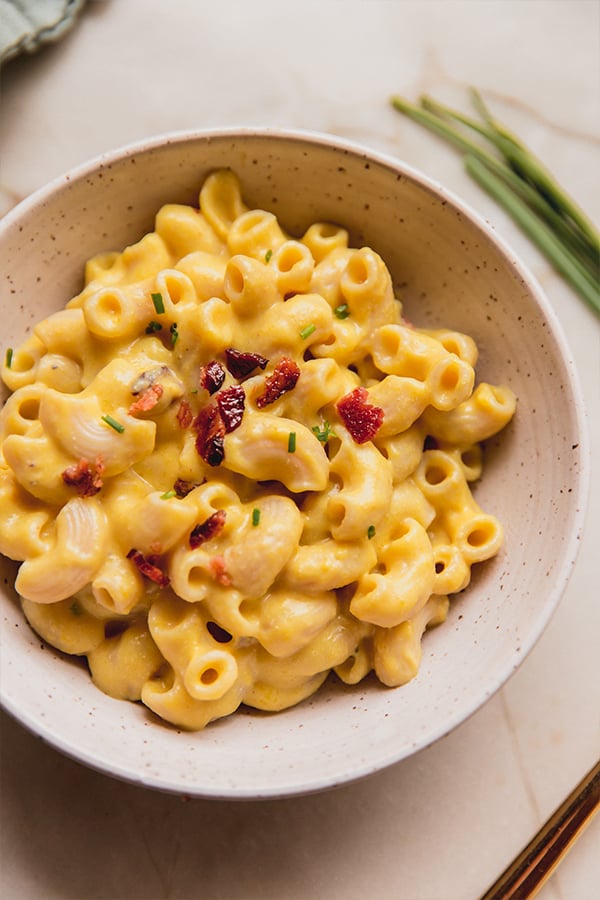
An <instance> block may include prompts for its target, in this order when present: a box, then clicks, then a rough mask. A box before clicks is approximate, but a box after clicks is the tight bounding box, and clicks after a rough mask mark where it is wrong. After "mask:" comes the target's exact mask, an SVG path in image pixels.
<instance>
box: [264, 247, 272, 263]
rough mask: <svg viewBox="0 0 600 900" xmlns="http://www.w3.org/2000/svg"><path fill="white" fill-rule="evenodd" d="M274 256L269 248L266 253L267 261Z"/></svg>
mask: <svg viewBox="0 0 600 900" xmlns="http://www.w3.org/2000/svg"><path fill="white" fill-rule="evenodd" d="M272 256H273V251H272V250H267V252H266V253H265V262H266V263H268V262H269V260H270V259H271V257H272Z"/></svg>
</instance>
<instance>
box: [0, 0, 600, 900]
mask: <svg viewBox="0 0 600 900" xmlns="http://www.w3.org/2000/svg"><path fill="white" fill-rule="evenodd" d="M599 26H600V6H599V5H598V3H597V2H594V0H452V2H451V0H447V2H446V0H425V2H418V0H415V2H413V0H404V2H403V0H318V2H317V0H304V2H302V3H291V2H286V0H279V2H274V0H253V2H251V3H243V2H241V0H240V2H232V0H220V2H219V3H216V2H212V3H211V2H207V0H205V2H201V3H198V2H195V0H170V2H168V3H167V2H164V0H121V2H117V0H88V3H87V4H86V6H85V7H84V9H83V12H82V14H81V16H80V17H79V19H78V20H77V22H76V24H75V26H74V27H73V28H72V29H71V30H70V31H69V33H68V34H66V35H65V36H63V38H62V39H61V40H60V42H58V43H56V44H54V45H49V46H46V47H44V48H43V49H41V50H40V51H39V52H37V53H36V54H34V55H31V56H21V57H19V58H16V59H13V60H11V61H10V62H9V63H7V64H6V66H5V67H4V69H3V71H2V80H1V86H0V90H1V93H0V213H4V212H6V211H7V210H8V209H10V208H11V207H12V206H13V205H14V204H15V203H16V202H18V201H19V200H20V199H22V198H23V197H25V196H27V195H28V194H30V193H31V192H32V191H34V190H35V189H36V188H38V187H40V186H41V185H42V184H44V183H45V182H47V181H48V180H49V179H51V178H53V177H54V176H56V175H59V174H62V173H63V172H64V171H65V170H67V169H68V168H69V167H71V166H73V165H76V164H78V163H80V162H83V161H85V160H86V159H88V158H89V157H92V156H95V155H96V154H98V153H99V152H101V151H104V150H107V149H109V148H112V147H115V146H120V145H122V144H125V143H127V142H129V141H132V140H137V139H141V138H144V137H147V136H149V135H154V134H157V133H162V132H165V131H170V130H181V129H187V128H198V127H219V126H235V125H272V126H281V127H286V126H287V127H293V128H303V129H310V130H315V131H321V132H329V133H332V134H336V135H340V136H342V137H345V138H350V139H352V140H355V141H359V142H361V143H363V144H365V145H366V146H368V147H371V148H373V149H376V150H380V151H384V152H386V153H389V154H393V155H396V156H398V157H401V158H403V159H404V160H405V161H406V162H408V163H410V164H411V165H413V166H415V167H417V168H419V169H421V170H422V171H423V172H425V173H426V174H428V175H430V176H432V177H434V178H435V179H437V180H439V181H442V182H443V183H445V184H446V185H447V186H448V187H449V188H450V189H452V190H453V191H454V192H455V193H456V194H458V195H459V196H460V197H462V198H463V199H464V200H466V201H467V202H468V203H470V204H471V205H472V206H473V207H474V208H475V209H477V210H478V211H479V212H480V213H481V214H482V215H483V216H484V217H485V218H486V219H487V220H488V221H489V222H490V223H491V224H492V225H493V227H494V228H495V229H496V230H497V232H498V233H499V234H501V235H502V236H503V237H504V238H505V239H506V240H507V241H508V242H509V243H510V244H511V245H512V246H513V248H514V249H515V251H516V253H517V254H518V255H519V256H520V257H521V259H522V260H523V261H524V262H525V263H526V265H528V266H529V268H530V269H531V271H532V272H533V273H534V275H535V276H536V277H537V278H538V280H539V281H540V282H541V284H542V285H543V287H544V289H545V291H546V293H547V296H548V298H549V301H550V303H551V305H552V306H553V308H554V309H555V311H556V313H557V315H558V317H559V319H560V321H561V323H562V325H563V328H564V331H565V333H566V337H567V340H568V343H569V344H570V347H571V350H572V353H573V356H574V358H575V360H576V365H577V368H578V371H579V376H580V379H581V384H582V388H583V392H584V396H585V400H586V403H587V407H588V413H589V422H590V430H591V443H592V454H593V462H594V464H595V465H594V471H593V473H592V488H591V490H592V493H591V497H590V505H589V514H588V521H587V526H586V531H585V536H584V540H583V543H582V547H581V551H580V555H579V558H578V562H577V565H576V567H575V571H574V574H573V576H572V579H571V582H570V584H569V587H568V589H567V591H566V593H565V596H564V599H563V601H562V603H561V604H560V606H559V608H558V610H557V612H556V614H555V615H554V617H553V619H552V621H551V623H550V625H549V627H548V628H547V630H546V632H545V633H544V635H543V636H542V638H541V639H540V641H539V642H538V644H537V645H536V647H535V648H534V650H533V651H532V652H531V654H530V655H529V657H528V658H527V659H526V660H525V662H524V663H523V665H522V666H521V668H520V669H519V670H518V671H517V672H516V674H515V675H514V676H513V677H512V678H511V679H510V681H509V682H508V683H507V684H506V685H505V686H504V688H503V689H501V690H500V691H499V692H498V693H497V694H496V695H495V696H494V697H493V698H492V699H491V700H490V701H489V702H488V703H487V704H486V705H485V706H484V707H483V708H482V709H481V710H479V711H478V712H477V713H476V714H475V715H474V716H472V717H471V718H470V719H469V720H468V721H466V722H465V723H464V724H463V725H461V726H460V727H459V728H457V729H456V730H455V731H454V732H453V733H451V734H450V735H449V736H447V737H446V738H444V739H443V740H441V741H439V742H438V743H436V744H434V745H433V746H431V747H429V748H428V749H426V750H424V751H422V752H421V753H419V754H417V755H415V756H413V757H411V758H410V759H408V760H406V761H404V762H402V763H399V764H397V765H396V766H394V767H392V768H389V769H387V770H385V771H383V772H381V773H379V774H377V775H375V776H371V777H370V778H368V779H366V780H364V781H360V782H357V783H355V784H351V785H347V786H344V787H342V788H338V789H337V790H334V791H331V792H328V793H323V794H319V795H314V796H308V797H299V798H294V799H287V800H272V801H263V802H258V803H251V802H249V803H232V802H217V801H203V800H194V801H186V800H185V799H184V798H180V797H176V796H171V795H164V794H159V793H154V792H152V791H148V790H144V789H142V788H139V787H135V786H132V785H126V784H123V783H120V782H117V781H114V780H112V779H111V778H109V777H107V776H104V775H101V774H99V773H96V772H93V771H90V770H88V769H86V768H84V767H83V766H81V765H79V764H77V763H75V762H73V761H71V760H69V759H67V758H65V757H63V756H61V755H60V754H59V753H58V752H57V751H55V750H54V749H52V748H50V747H48V746H46V745H44V744H43V743H42V742H41V741H39V740H37V739H36V738H35V737H33V736H32V735H31V734H29V733H28V732H26V731H24V730H23V729H22V728H21V727H20V726H19V725H18V724H17V723H15V722H14V721H13V720H12V719H10V718H9V717H7V716H6V715H4V714H2V716H1V718H0V727H1V732H0V733H1V746H2V759H1V776H2V782H1V791H2V793H1V800H2V803H1V811H0V815H1V821H2V845H1V854H2V855H1V863H2V865H1V866H0V896H2V897H3V898H6V900H21V898H41V897H43V898H44V900H51V898H134V897H135V898H195V897H202V898H244V900H246V898H261V900H262V898H284V900H309V898H314V900H317V898H318V900H330V898H344V900H354V898H356V900H358V898H362V897H373V898H378V900H379V898H382V900H387V898H390V900H392V898H394V900H476V898H478V897H479V896H481V894H482V893H483V891H484V890H485V889H486V888H487V887H488V886H489V884H490V883H491V882H493V881H494V879H495V878H496V877H497V876H498V875H499V874H500V872H501V871H502V870H503V869H504V867H505V866H506V865H507V864H508V863H509V862H510V861H511V859H512V858H513V857H514V856H515V855H516V854H517V853H518V852H519V851H520V849H521V848H522V847H523V845H524V844H525V843H526V842H527V841H528V840H529V839H530V838H531V837H532V836H533V834H534V833H535V832H536V831H537V829H538V828H539V827H540V825H541V824H542V823H543V822H544V821H545V819H546V818H547V817H548V816H549V815H550V814H551V813H552V812H553V810H554V809H555V808H556V807H557V806H558V805H559V803H560V802H561V801H562V800H563V798H564V797H565V796H566V795H567V794H568V793H569V791H570V790H571V789H572V788H573V787H574V786H575V784H576V783H577V782H578V781H579V780H580V779H581V777H582V776H583V775H584V774H585V772H586V771H587V770H588V769H590V768H591V766H592V765H593V764H594V763H595V761H596V759H597V757H598V755H599V751H600V652H599V638H598V636H599V634H600V604H599V603H598V577H597V548H598V545H599V541H600V475H599V473H598V466H597V463H598V460H599V459H600V323H599V322H598V319H597V318H595V317H594V316H593V314H592V313H591V311H590V310H589V309H588V308H587V307H586V306H585V305H584V304H583V302H582V301H581V300H579V299H578V298H577V296H576V295H575V294H574V293H573V292H572V291H571V290H570V289H569V288H568V287H567V286H566V285H565V284H564V283H563V282H562V281H561V280H560V278H559V277H558V276H557V275H556V274H555V273H554V271H553V270H552V269H551V268H550V266H549V265H548V264H547V263H546V262H545V260H544V259H543V258H542V257H541V256H540V255H539V253H538V252H537V251H536V250H535V249H534V248H533V247H532V245H531V244H530V243H529V242H528V241H527V239H526V238H525V237H524V236H523V235H522V234H521V233H520V232H519V231H518V229H517V228H516V226H515V225H514V224H513V223H512V222H511V221H510V220H509V219H508V218H507V217H506V216H505V215H504V213H503V212H501V211H500V210H499V208H498V207H496V206H495V205H494V203H493V201H491V200H489V199H488V198H487V197H486V196H485V195H484V194H482V193H481V191H480V190H479V189H478V188H477V187H476V185H475V184H474V183H473V182H471V181H470V180H469V178H468V176H467V175H466V174H465V173H464V171H463V168H462V163H461V161H460V158H459V157H458V155H457V154H456V153H455V152H453V151H452V150H451V149H450V148H449V147H448V146H447V145H445V144H443V143H442V142H440V141H439V140H437V139H436V138H434V137H433V136H432V135H430V134H428V133H426V132H424V131H423V130H421V129H420V128H419V127H418V126H416V125H414V124H412V123H411V122H408V121H407V120H406V119H404V118H402V117H401V116H399V115H398V114H397V113H396V112H394V111H393V110H392V109H391V107H390V105H389V102H388V101H389V97H390V96H391V94H393V93H400V94H403V95H405V96H407V97H411V98H416V97H417V96H418V95H419V93H421V92H424V91H427V92H429V93H431V94H432V95H433V96H436V97H437V98H439V99H441V100H443V101H445V102H448V103H450V104H451V105H454V106H461V107H464V108H466V103H467V100H466V91H467V87H468V85H472V84H473V85H477V86H478V87H479V88H480V89H481V90H482V91H483V92H484V95H485V96H486V98H487V99H488V101H489V102H490V103H491V104H493V107H494V109H495V110H496V112H497V113H498V116H499V117H500V118H502V119H503V120H504V121H506V123H507V124H509V125H510V126H511V127H512V128H513V129H514V130H515V131H517V132H518V133H519V134H520V135H521V137H522V138H523V139H524V140H525V141H526V143H528V144H529V145H530V146H532V147H533V148H535V150H536V151H537V153H538V154H539V155H540V156H541V157H543V158H544V159H545V161H546V162H547V164H548V165H549V167H550V168H551V169H552V170H553V171H554V173H555V174H556V176H557V177H558V179H559V180H560V181H561V182H562V183H563V185H564V186H565V187H567V188H568V190H569V192H570V193H571V194H572V195H573V196H574V197H575V198H576V199H577V200H578V201H579V202H580V203H581V204H582V205H583V206H584V207H585V208H586V210H587V212H588V214H589V215H590V216H591V217H592V218H593V219H595V221H596V222H598V221H600V190H599V186H598V181H597V172H598V162H599V140H600V138H599V134H598V127H597V126H598V122H599V121H600V120H599V116H598V113H599V111H600V78H599V75H600V37H599V35H600V27H599ZM599 845H600V817H597V818H596V819H595V821H594V822H592V824H591V825H590V826H589V828H588V829H587V830H586V831H585V832H584V834H583V835H582V836H581V838H580V840H579V841H578V842H577V843H576V845H575V846H574V847H573V848H572V850H571V852H570V853H569V854H568V855H567V857H566V858H565V859H564V860H563V862H562V864H561V865H560V867H559V868H558V869H557V870H556V872H555V873H554V875H553V876H552V878H551V879H550V880H549V881H548V882H547V883H546V884H545V886H544V887H543V888H542V890H541V892H540V894H539V895H538V896H539V897H541V898H542V900H594V898H595V897H597V896H598V889H599V888H598V886H599V885H600V852H599Z"/></svg>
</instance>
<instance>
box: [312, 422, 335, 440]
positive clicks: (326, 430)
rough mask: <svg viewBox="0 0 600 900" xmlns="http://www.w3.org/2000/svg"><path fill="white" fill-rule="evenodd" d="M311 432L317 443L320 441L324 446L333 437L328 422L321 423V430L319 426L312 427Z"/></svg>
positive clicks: (333, 433)
mask: <svg viewBox="0 0 600 900" xmlns="http://www.w3.org/2000/svg"><path fill="white" fill-rule="evenodd" d="M312 432H313V434H314V436H315V437H316V439H317V440H318V441H321V443H322V444H326V443H327V441H328V440H329V438H330V437H335V436H336V435H335V432H334V431H333V429H332V428H331V426H330V424H329V422H327V421H325V422H323V427H322V428H321V427H320V426H319V425H313V427H312Z"/></svg>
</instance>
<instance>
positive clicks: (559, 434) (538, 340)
mask: <svg viewBox="0 0 600 900" xmlns="http://www.w3.org/2000/svg"><path fill="white" fill-rule="evenodd" d="M221 166H230V167H232V168H233V169H234V170H235V171H236V172H237V173H238V174H239V175H240V177H241V180H242V184H243V188H244V195H245V198H246V200H247V202H248V203H249V205H255V206H262V207H264V208H266V209H270V210H272V211H273V212H275V213H276V214H277V215H278V216H280V218H281V219H282V221H283V223H284V225H285V226H286V227H287V229H288V230H289V231H291V232H292V233H301V232H302V230H303V229H304V228H305V227H306V226H307V225H308V224H309V223H311V222H313V221H315V220H323V219H326V220H332V221H336V222H339V223H341V224H343V225H345V226H346V227H348V228H349V229H350V231H351V235H352V238H353V245H354V246H356V245H358V246H360V245H363V244H368V245H370V246H372V247H373V248H374V249H376V250H377V251H378V252H379V253H380V254H381V255H382V256H383V258H384V260H385V261H386V262H387V264H388V266H389V268H390V270H391V272H392V274H393V277H394V279H395V281H396V282H397V284H398V285H400V286H401V293H402V296H403V298H404V301H405V309H406V311H407V314H408V316H409V318H411V319H412V320H413V321H414V322H415V323H416V324H417V325H419V326H429V327H434V326H436V325H440V326H442V325H443V326H448V327H452V328H455V329H458V330H463V331H467V332H468V333H470V334H471V335H472V336H473V337H474V338H475V339H476V341H477V342H478V344H479V346H480V351H481V356H480V362H479V368H478V375H479V378H483V379H486V380H489V381H492V382H504V383H508V384H509V385H510V386H511V387H512V389H513V390H514V391H515V393H516V394H517V396H518V410H517V414H516V418H515V419H514V421H513V423H512V424H511V425H510V426H509V428H508V429H506V431H505V432H504V433H503V434H502V435H501V437H500V438H499V439H498V440H494V441H492V442H491V444H490V446H488V448H487V457H486V468H485V471H484V478H483V480H482V482H481V483H480V484H479V485H478V487H477V494H476V497H477V499H478V501H479V503H480V504H481V505H482V506H483V507H484V508H486V509H488V510H489V511H490V512H493V513H494V514H495V515H497V516H498V517H499V518H500V520H501V521H502V522H503V524H504V526H505V532H506V540H505V546H504V548H503V549H502V551H501V553H500V554H499V556H498V557H497V558H496V559H494V560H492V561H491V562H489V563H486V564H484V565H483V566H481V567H479V569H478V571H477V572H476V574H475V575H474V578H473V581H472V583H471V585H470V587H469V588H468V590H467V591H465V592H464V593H463V594H461V595H460V596H459V597H458V598H456V599H455V600H454V602H453V603H452V606H451V611H450V614H449V618H448V621H447V622H446V623H445V624H444V625H442V626H441V627H439V628H437V629H433V630H432V631H430V632H428V633H427V634H426V635H425V638H424V652H423V661H422V665H421V670H420V672H419V674H418V677H417V678H415V679H414V680H413V681H412V682H410V683H409V684H407V685H406V686H404V687H401V688H397V689H388V688H383V687H381V686H379V685H378V684H376V683H375V681H374V680H370V679H367V681H366V682H365V683H364V684H360V685H358V686H357V687H346V686H342V685H339V684H336V683H335V682H333V681H332V683H331V684H328V685H327V686H326V687H325V688H324V689H322V690H321V691H320V692H319V693H318V694H317V695H316V696H315V697H313V698H312V699H311V700H308V701H306V702H304V703H302V704H300V705H299V706H297V707H295V708H292V709H289V710H287V711H285V712H282V713H277V714H274V715H272V714H261V713H257V712H253V711H250V710H242V711H240V712H239V713H237V714H235V715H233V716H231V717H230V718H228V719H225V720H221V721H219V722H216V723H214V724H212V725H210V726H209V727H208V728H207V729H206V730H204V731H203V732H199V733H193V734H189V733H185V732H180V731H178V730H176V729H175V728H172V727H168V726H163V725H161V724H159V723H157V721H156V720H155V719H153V718H152V717H151V716H150V715H149V714H148V712H147V711H146V710H145V709H144V708H143V707H142V706H141V705H136V704H132V703H127V702H123V701H118V700H113V699H111V698H110V697H107V696H105V695H104V694H102V693H101V692H100V691H99V690H97V689H96V688H95V687H94V686H93V684H92V683H91V681H90V679H89V676H88V674H87V671H86V670H85V669H84V668H83V667H82V666H81V665H78V664H77V663H75V662H73V661H72V660H69V659H68V658H66V657H63V656H61V655H60V654H59V653H56V652H55V651H53V650H52V649H49V648H47V647H44V646H43V645H42V644H41V643H40V640H39V639H38V638H37V637H36V636H35V635H34V634H33V633H32V632H31V631H30V629H29V627H28V626H27V624H26V623H25V622H24V620H23V617H22V615H21V613H20V611H19V609H18V605H17V602H16V597H15V594H14V591H13V589H12V583H13V580H14V574H15V570H16V567H15V566H14V565H13V564H12V563H9V562H8V561H6V560H4V559H3V560H2V561H1V562H0V594H1V596H0V613H1V616H0V618H1V628H2V630H1V650H0V663H1V667H2V668H1V674H0V691H1V700H2V703H3V705H4V707H5V708H6V709H7V710H8V711H9V712H10V713H12V714H13V715H14V716H15V717H16V718H17V719H18V720H19V721H20V722H21V723H22V724H23V725H24V726H26V727H27V728H29V729H31V730H32V731H33V732H34V733H35V734H37V735H39V736H40V737H42V738H43V739H45V740H46V741H48V742H49V743H50V744H51V745H53V746H54V747H56V748H58V749H60V750H62V751H64V752H65V753H67V754H69V755H70V756H72V757H74V758H75V759H77V760H79V761H80V762H82V763H85V764H87V765H90V766H92V767H94V768H96V769H99V770H101V771H103V772H106V773H110V774H111V775H114V776H117V777H121V778H123V779H126V780H129V781H132V782H136V783H138V784H142V785H148V786H151V787H154V788H158V789H162V790H169V791H176V792H182V793H185V794H190V795H198V796H205V797H229V798H256V797H268V796H271V797H272V796H285V795H293V794H298V793H303V792H309V791H316V790H320V789H323V788H328V787H331V786H334V785H338V784H342V783H344V782H347V781H350V780H352V779H356V778H358V777H361V776H364V775H366V774H369V773H372V772H375V771H377V770H379V769H381V768H383V767H384V766H387V765H389V764H391V763H395V762H397V761H399V760H401V759H403V758H405V757H407V756H409V755H410V754H412V753H414V752H415V751H417V750H419V749H421V748H423V747H425V746H426V745H428V744H430V743H431V742H433V741H435V740H436V739H438V738H440V737H441V736H442V735H444V734H446V733H447V732H449V731H450V730H451V729H452V728H454V727H455V726H456V725H458V724H459V723H460V722H462V721H463V720H464V719H465V718H466V717H467V716H469V715H470V714H471V713H473V712H474V711H475V710H476V709H477V708H478V707H480V706H481V705H482V704H483V703H484V702H485V701H486V699H487V698H489V697H490V695H491V694H493V693H494V692H495V691H496V690H497V689H498V688H499V687H500V686H501V685H502V684H503V682H504V681H505V680H506V679H507V678H508V677H509V676H510V674H511V673H512V672H513V671H514V670H515V669H516V668H517V666H518V665H519V663H520V662H521V661H522V660H523V658H524V657H525V655H526V654H527V653H528V651H529V650H530V649H531V647H532V646H533V644H534V643H535V641H536V640H537V638H538V637H539V636H540V634H541V632H542V630H543V629H544V627H545V625H546V624H547V622H548V620H549V618H550V616H551V614H552V612H553V610H554V609H555V607H556V604H557V603H558V601H559V598H560V596H561V594H562V592H563V590H564V588H565V586H566V583H567V580H568V577H569V575H570V572H571V570H572V567H573V563H574V560H575V556H576V550H577V545H578V541H579V538H580V533H581V529H582V524H583V506H584V504H585V497H586V489H587V472H588V467H587V457H586V449H587V445H586V442H585V428H584V419H583V413H582V405H581V398H580V393H579V389H578V387H577V383H576V379H575V377H574V369H573V364H572V362H571V359H570V357H569V353H568V351H567V349H566V347H565V342H564V339H563V336H562V334H561V331H560V328H559V327H558V325H557V322H556V320H555V318H554V315H553V314H552V312H551V310H550V309H549V307H548V304H547V302H546V300H545V299H544V297H543V296H542V294H541V292H540V290H539V288H538V286H537V285H536V283H535V282H534V281H533V280H532V278H531V277H530V275H529V274H528V273H527V271H526V270H525V269H524V267H523V265H522V264H520V262H519V261H518V260H516V259H515V257H514V254H513V253H512V251H511V250H510V249H509V248H508V247H507V246H506V245H505V244H504V243H503V242H502V241H501V240H500V239H499V238H498V237H497V235H495V234H494V233H493V232H492V230H491V229H490V228H489V227H488V226H487V225H486V224H485V223H484V222H483V221H482V220H481V219H480V218H479V217H478V216H477V215H476V214H475V213H474V212H473V211H472V210H470V209H469V208H467V207H466V206H465V205H464V203H462V202H461V201H460V200H458V199H457V198H456V197H455V196H453V195H451V194H450V193H449V192H448V191H446V190H445V189H444V188H443V187H442V186H440V185H438V184H435V183H433V182H431V181H430V180H428V179H427V178H425V177H424V176H423V175H421V174H420V173H418V172H416V171H415V170H414V169H412V168H410V167H408V166H406V165H404V164H402V163H401V162H399V161H397V160H395V159H392V158H386V157H383V156H380V155H377V154H375V153H372V152H370V151H368V150H365V149H363V148H361V147H357V146H355V145H351V144H348V143H342V142H340V141H337V140H334V139H332V138H331V137H328V136H324V135H314V134H306V133H290V132H285V133H284V132H279V131H273V130H254V129H247V130H236V131H233V130H232V131H223V132H218V133H216V132H198V133H193V134H175V135H171V136H168V137H160V138H157V139H154V140H150V141H148V142H145V143H143V144H139V145H135V146H130V147H127V148H124V149H121V150H117V151H115V152H114V153H109V154H106V155H104V156H102V157H100V158H98V159H95V160H93V161H92V162H90V163H88V164H86V165H84V166H82V167H80V168H78V169H76V170H75V171H72V172H71V173H70V174H68V175H65V176H64V177H62V178H59V179H57V180H56V181H54V182H53V183H52V184H50V185H49V186H48V187H46V188H44V189H43V190H40V191H38V192H37V193H36V194H35V195H33V196H32V197H30V198H29V199H27V200H26V201H24V202H23V203H21V204H20V205H19V206H18V207H17V208H16V209H15V210H13V211H12V212H11V213H9V215H8V216H6V217H5V219H4V220H3V221H2V222H1V223H0V259H1V269H2V287H1V289H2V296H1V300H0V310H1V315H2V322H3V328H2V344H3V349H2V352H4V348H5V347H7V346H12V345H16V344H18V342H19V341H20V339H22V337H23V336H24V334H25V332H26V331H27V330H28V329H29V328H30V327H31V326H32V324H33V323H34V322H35V321H37V320H39V319H40V318H42V317H43V316H45V315H47V314H49V313H50V312H52V311H54V310H57V309H59V308H61V307H62V306H63V305H64V303H65V302H66V300H67V299H68V298H69V297H71V296H72V295H73V294H74V293H76V292H77V290H78V289H79V287H80V284H81V277H82V264H83V262H84V261H85V260H86V259H87V258H88V257H89V256H91V255H93V254H95V253H97V252H99V251H102V250H107V249H114V248H119V247H122V246H125V245H127V244H129V243H132V242H134V241H135V240H136V239H138V238H139V237H140V236H141V235H142V234H143V233H145V232H146V231H148V230H151V228H152V226H153V217H154V213H155V212H156V210H157V209H158V207H159V206H160V205H161V204H162V203H164V202H167V201H180V202H194V201H195V200H196V198H197V192H198V189H199V186H200V184H201V182H202V180H203V178H204V176H205V175H206V174H207V173H208V171H209V170H211V169H213V168H216V167H221Z"/></svg>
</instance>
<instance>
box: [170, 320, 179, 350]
mask: <svg viewBox="0 0 600 900" xmlns="http://www.w3.org/2000/svg"><path fill="white" fill-rule="evenodd" d="M169 331H170V332H171V346H172V347H174V346H175V344H176V343H177V341H178V340H179V332H178V331H177V322H173V324H172V325H171V327H170V328H169Z"/></svg>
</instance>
